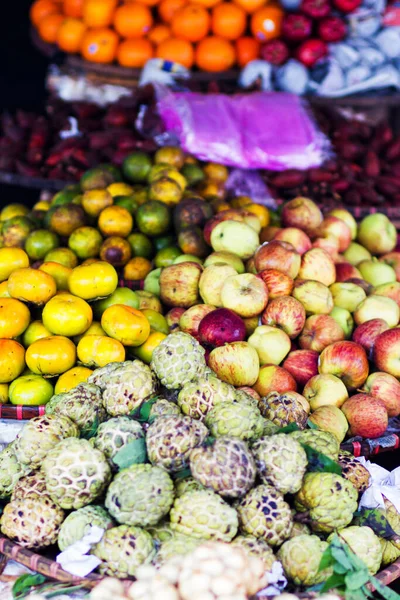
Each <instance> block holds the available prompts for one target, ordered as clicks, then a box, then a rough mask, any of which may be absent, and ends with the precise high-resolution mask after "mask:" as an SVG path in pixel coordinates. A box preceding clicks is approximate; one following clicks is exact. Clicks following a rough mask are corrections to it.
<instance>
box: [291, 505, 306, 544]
mask: <svg viewBox="0 0 400 600" xmlns="http://www.w3.org/2000/svg"><path fill="white" fill-rule="evenodd" d="M294 513H295V514H296V511H294ZM299 535H311V530H310V528H309V527H308V525H306V524H305V523H297V521H294V523H293V527H292V531H291V532H290V538H294V537H297V536H299Z"/></svg>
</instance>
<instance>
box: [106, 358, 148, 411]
mask: <svg viewBox="0 0 400 600" xmlns="http://www.w3.org/2000/svg"><path fill="white" fill-rule="evenodd" d="M156 392H157V382H156V380H155V377H154V375H153V373H152V372H151V369H150V367H148V366H147V365H145V364H144V363H142V362H141V361H140V360H134V361H133V362H130V363H127V364H125V365H124V366H122V367H120V368H119V369H114V370H113V371H112V372H111V373H109V375H108V376H107V381H106V387H105V389H104V390H103V404H104V407H105V409H106V411H107V413H108V414H109V415H111V416H112V417H119V416H121V415H129V414H131V413H132V412H133V411H134V410H135V409H136V408H138V407H139V406H140V404H141V403H142V402H143V400H145V399H146V398H149V397H150V396H154V395H155V393H156Z"/></svg>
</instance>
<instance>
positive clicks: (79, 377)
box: [54, 367, 93, 394]
mask: <svg viewBox="0 0 400 600" xmlns="http://www.w3.org/2000/svg"><path fill="white" fill-rule="evenodd" d="M92 373H93V371H92V369H88V368H87V367H73V368H72V369H70V370H69V371H66V372H65V373H63V374H62V375H60V377H59V378H58V381H57V383H56V385H55V388H54V393H55V394H64V393H65V392H69V391H70V390H72V389H73V388H74V387H76V386H77V385H79V384H80V383H84V382H85V381H87V379H88V377H90V375H91V374H92Z"/></svg>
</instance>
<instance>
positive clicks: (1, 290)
mask: <svg viewBox="0 0 400 600" xmlns="http://www.w3.org/2000/svg"><path fill="white" fill-rule="evenodd" d="M0 298H11V296H10V294H9V293H8V281H2V282H1V283H0ZM0 404H1V403H0Z"/></svg>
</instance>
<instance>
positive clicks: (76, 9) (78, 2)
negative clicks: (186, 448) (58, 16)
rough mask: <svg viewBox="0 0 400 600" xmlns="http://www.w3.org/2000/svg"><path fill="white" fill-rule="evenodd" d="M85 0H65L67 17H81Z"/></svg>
mask: <svg viewBox="0 0 400 600" xmlns="http://www.w3.org/2000/svg"><path fill="white" fill-rule="evenodd" d="M83 3H84V0H63V13H64V15H65V16H66V17H73V18H75V19H79V18H80V17H82V15H83Z"/></svg>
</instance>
